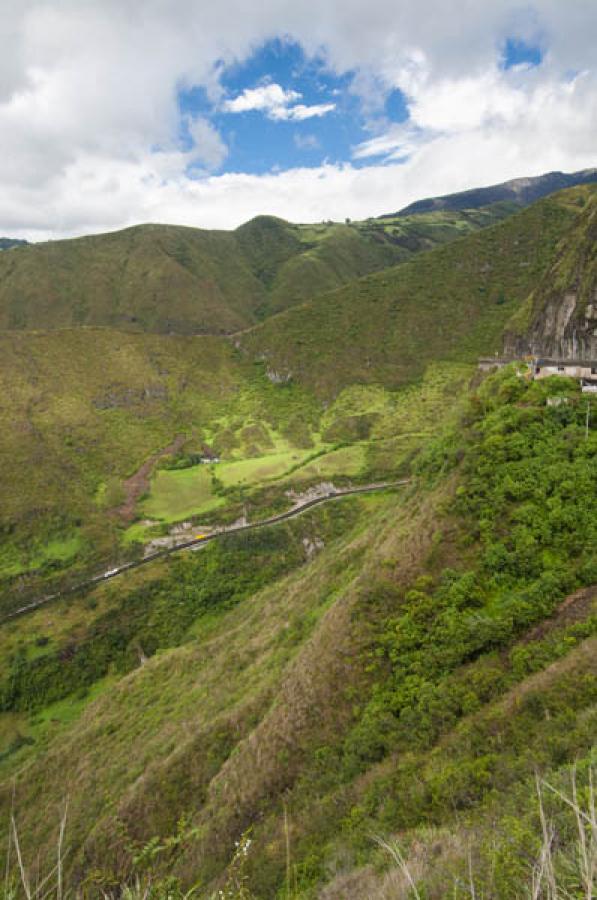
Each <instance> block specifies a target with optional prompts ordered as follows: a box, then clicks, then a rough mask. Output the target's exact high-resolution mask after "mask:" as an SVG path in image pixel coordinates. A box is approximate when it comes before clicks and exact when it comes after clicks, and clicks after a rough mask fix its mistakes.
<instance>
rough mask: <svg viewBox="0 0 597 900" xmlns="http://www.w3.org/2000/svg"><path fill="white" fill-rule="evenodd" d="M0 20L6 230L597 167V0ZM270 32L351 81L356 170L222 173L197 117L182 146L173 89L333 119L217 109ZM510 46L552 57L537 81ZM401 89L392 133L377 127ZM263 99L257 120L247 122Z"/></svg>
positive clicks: (67, 9)
mask: <svg viewBox="0 0 597 900" xmlns="http://www.w3.org/2000/svg"><path fill="white" fill-rule="evenodd" d="M431 22H434V23H436V24H435V25H434V27H430V24H429V23H431ZM0 23H1V25H0V159H1V160H2V165H1V166H0V198H1V199H0V232H1V233H9V234H14V235H15V236H19V235H22V236H27V237H31V238H42V237H50V236H60V235H70V234H79V233H82V232H85V231H91V230H95V231H98V230H102V229H109V228H117V227H120V226H123V225H126V224H131V223H133V222H139V221H146V220H153V221H174V222H184V223H186V224H193V225H198V226H206V227H209V226H218V227H227V226H233V225H235V224H238V223H239V221H241V220H242V219H243V218H248V217H250V216H252V215H254V214H256V213H258V212H273V213H276V214H277V215H281V216H284V217H287V218H293V219H303V220H308V219H311V220H313V219H321V218H329V217H339V218H340V217H344V216H351V217H353V218H357V217H359V216H363V215H374V214H376V213H382V212H387V211H392V210H394V209H397V208H399V207H400V206H403V205H405V204H406V203H408V202H410V201H411V200H414V199H416V198H417V197H420V196H424V195H429V194H435V193H444V192H446V191H451V190H460V189H463V188H466V187H471V186H474V185H475V184H487V183H491V182H495V181H500V180H503V179H506V178H510V177H514V176H517V175H533V174H539V173H541V172H544V171H548V170H550V169H556V168H558V169H564V170H569V171H571V170H574V169H580V168H584V167H589V166H594V165H595V162H596V151H595V148H596V147H597V71H596V63H595V50H594V48H595V40H596V38H597V5H596V4H595V2H594V0H574V2H570V3H562V0H484V2H482V3H481V2H479V0H462V2H461V3H460V4H458V5H456V6H454V5H453V4H450V5H449V4H448V3H447V0H371V2H369V3H368V4H366V5H363V4H362V2H361V0H344V2H343V3H342V4H339V3H338V2H337V0H317V2H316V0H304V2H303V3H302V4H297V3H296V2H294V0H293V2H291V0H261V2H260V3H259V4H258V5H253V6H252V7H251V8H250V9H249V8H248V7H247V5H246V3H243V2H242V0H220V2H219V3H218V4H205V3H200V2H199V0H177V2H176V3H174V4H172V3H170V4H167V3H164V2H163V0H145V2H144V4H143V10H142V15H140V13H139V4H138V0H86V2H85V3H81V2H80V0H61V2H60V3H56V2H55V0H20V2H19V3H18V4H14V3H10V4H9V0H0ZM275 35H279V36H289V37H290V38H291V39H292V40H295V41H298V42H299V43H300V44H301V45H302V46H303V48H304V50H305V52H306V53H307V54H308V55H309V54H312V55H315V54H317V55H318V56H319V57H322V58H323V59H324V60H325V64H326V65H327V66H328V67H329V69H330V70H331V71H332V72H334V73H336V74H338V75H349V74H351V73H352V75H351V77H352V78H353V81H352V90H353V91H354V92H355V93H356V94H357V95H358V96H359V98H360V100H361V104H362V106H361V108H362V110H363V111H364V115H365V116H369V117H370V122H369V124H370V127H371V137H370V139H369V140H368V141H365V142H363V143H361V144H360V145H359V146H358V147H356V148H355V151H354V160H353V163H352V164H350V163H345V164H339V165H334V166H328V165H326V166H321V167H319V168H313V169H290V170H288V171H284V172H280V173H277V174H275V175H273V174H272V175H263V176H251V175H247V174H243V173H225V174H220V175H213V174H211V175H210V174H209V172H212V173H213V172H214V171H217V169H218V167H219V166H221V165H222V162H223V161H224V159H225V158H226V154H227V148H226V146H225V144H224V141H223V139H222V137H221V135H219V134H218V132H217V131H216V129H215V128H214V126H213V124H212V123H211V122H210V121H209V120H208V118H205V117H200V118H194V119H191V120H188V121H187V122H186V129H187V131H188V138H189V142H188V143H185V144H184V145H181V138H180V135H181V126H182V125H185V123H184V122H183V121H181V112H180V108H179V104H178V95H179V92H180V91H181V90H188V89H190V88H193V87H203V88H204V90H205V92H206V94H207V96H208V97H209V98H210V100H211V101H212V102H213V103H215V104H218V105H219V106H220V108H222V106H223V105H225V104H229V103H236V104H238V103H240V102H241V101H242V103H244V104H245V108H246V109H248V108H252V109H261V110H262V111H263V113H264V115H267V116H270V117H271V118H273V119H278V120H286V119H287V120H294V121H300V120H306V119H309V118H312V117H316V116H323V115H326V114H328V113H329V112H331V107H332V105H333V104H328V103H321V104H316V105H311V106H309V105H307V104H304V103H302V102H301V100H302V98H301V97H300V96H298V95H297V94H298V92H293V91H288V90H285V89H284V88H282V87H281V86H280V85H274V84H271V83H270V84H268V85H262V86H258V87H257V88H251V89H249V90H247V91H244V92H243V93H242V94H240V95H239V97H236V98H232V99H222V97H223V96H224V95H223V92H222V87H221V81H220V75H221V72H222V71H223V70H224V69H225V67H226V66H228V65H231V64H234V63H238V62H239V61H243V60H245V59H247V58H249V57H250V55H251V54H252V53H253V52H254V51H255V50H256V49H257V48H258V47H259V46H260V45H261V44H262V43H263V42H264V41H266V40H268V39H270V38H271V37H272V36H275ZM508 37H515V38H518V39H520V40H524V41H528V42H530V43H534V44H540V46H541V48H542V50H543V54H544V56H543V61H542V63H541V65H540V66H538V67H536V68H534V69H528V68H525V67H522V68H520V69H514V70H509V71H504V69H503V68H502V67H501V60H502V54H503V48H504V43H505V41H506V39H507V38H508ZM571 73H574V74H573V75H572V74H571ZM396 88H398V89H399V90H401V91H402V92H403V94H404V95H405V97H406V100H407V111H408V120H407V121H406V122H405V123H403V124H401V125H400V126H396V125H388V123H387V122H384V121H383V120H382V119H381V118H380V117H379V110H380V108H382V107H383V100H384V98H385V96H386V95H387V94H388V93H389V92H390V91H392V90H395V89H396ZM265 89H268V90H269V93H268V91H266V90H265ZM274 89H275V91H277V92H281V93H277V98H276V95H275V91H274ZM259 91H261V92H262V93H261V94H260V95H259V96H260V97H261V98H262V99H261V100H260V101H259V102H262V103H263V104H264V105H262V106H259V107H258V106H255V105H253V106H250V105H247V104H250V103H255V102H257V95H256V94H255V93H252V92H259ZM264 91H265V94H264V93H263V92H264ZM263 97H266V98H269V99H266V100H264V99H263ZM243 98H244V99H243ZM339 105H340V101H339ZM229 111H230V112H239V111H240V109H238V108H236V109H230V110H229ZM199 170H200V171H199Z"/></svg>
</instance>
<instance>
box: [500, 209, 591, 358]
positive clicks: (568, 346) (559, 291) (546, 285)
mask: <svg viewBox="0 0 597 900" xmlns="http://www.w3.org/2000/svg"><path fill="white" fill-rule="evenodd" d="M504 350H505V352H506V354H507V355H512V356H520V355H524V354H527V353H533V354H536V355H539V356H549V357H558V358H567V359H595V358H596V357H597V193H596V194H593V195H592V196H590V197H589V199H588V201H587V204H586V208H585V210H584V211H583V213H582V214H581V216H580V218H579V221H578V223H577V224H576V225H575V226H574V228H573V230H572V232H571V233H570V235H569V237H568V238H566V239H565V240H564V241H563V242H562V244H561V247H560V251H559V253H558V258H557V259H556V262H555V263H554V265H553V266H552V267H551V269H549V271H548V272H547V273H546V275H545V276H544V278H543V279H542V281H541V282H540V283H539V285H538V287H537V289H536V290H535V291H534V293H533V294H532V295H531V297H529V300H528V302H527V307H526V309H525V310H524V311H523V312H522V313H518V314H517V315H516V316H515V317H514V318H513V320H512V321H511V323H510V327H509V329H508V330H507V333H506V336H505V341H504Z"/></svg>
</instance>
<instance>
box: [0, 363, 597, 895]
mask: <svg viewBox="0 0 597 900" xmlns="http://www.w3.org/2000/svg"><path fill="white" fill-rule="evenodd" d="M550 396H557V397H560V398H563V402H560V404H559V405H557V406H550V405H547V403H546V401H547V399H548V397H550ZM585 407H586V398H584V397H582V396H581V394H580V392H579V388H578V385H577V384H576V383H574V382H572V381H566V380H563V379H552V380H548V381H543V382H535V383H532V382H531V383H528V382H527V381H526V380H525V379H523V378H520V377H518V376H517V374H516V373H515V371H514V370H513V369H512V370H510V369H508V370H504V371H503V372H500V373H498V374H496V375H494V376H491V377H490V378H489V379H487V380H485V381H484V382H483V383H482V384H481V385H480V386H479V387H478V388H477V389H476V390H474V391H473V392H472V394H471V395H470V397H469V399H468V401H467V404H466V408H465V409H464V410H463V413H462V415H461V416H460V418H459V420H458V422H457V423H455V424H454V425H452V426H451V427H449V428H448V429H447V430H446V431H445V432H444V433H443V434H441V435H440V436H438V437H437V438H435V439H433V440H431V441H430V442H429V443H428V445H427V447H426V449H425V450H424V451H423V452H422V453H421V454H420V455H419V457H418V458H417V460H416V461H415V462H414V464H413V471H414V474H415V476H416V484H414V485H412V486H411V487H410V488H408V489H407V491H406V493H404V492H403V493H395V494H393V493H388V494H386V495H382V496H380V497H377V498H374V497H369V498H363V499H361V500H349V501H340V502H337V503H336V504H334V505H330V506H328V507H325V508H322V509H320V510H314V511H312V512H311V513H309V514H307V515H306V516H305V517H303V518H301V519H298V520H296V521H295V522H294V523H292V524H288V525H285V526H280V527H279V528H278V529H275V528H274V529H270V530H268V531H263V532H257V533H255V534H254V535H252V536H250V537H238V538H232V537H231V538H228V539H227V540H226V541H225V542H224V543H222V544H218V545H211V546H209V547H207V548H205V549H203V550H202V551H201V552H199V553H196V554H188V555H186V556H181V557H180V558H179V559H178V560H176V561H172V562H169V563H166V562H162V563H160V564H159V565H156V566H155V567H154V568H153V569H152V570H146V571H145V572H144V573H137V574H136V575H134V576H132V577H131V580H130V581H129V582H128V583H126V584H123V585H121V586H118V585H116V584H114V585H110V586H102V587H101V588H98V589H96V590H95V591H94V592H93V593H91V594H89V595H88V596H87V597H85V598H80V599H79V600H77V601H71V602H70V603H69V604H66V603H63V604H60V605H59V606H56V607H54V609H51V608H47V609H45V610H43V609H42V610H39V611H37V612H36V613H34V614H32V615H31V616H30V617H28V618H27V619H26V620H16V621H14V622H13V623H11V624H10V625H9V626H5V627H4V628H3V630H2V641H3V642H4V647H3V649H4V653H3V655H2V656H3V659H4V660H5V664H4V667H3V670H2V673H1V676H2V679H3V680H2V704H3V709H4V713H3V720H4V729H5V733H6V735H7V736H8V735H9V734H11V738H10V741H7V749H6V752H5V754H4V757H3V761H2V765H3V767H4V774H5V778H6V789H5V793H4V803H5V804H6V808H8V807H9V806H10V805H11V804H14V809H15V816H16V820H17V823H18V829H19V835H20V841H21V848H22V852H23V854H24V858H25V859H26V860H34V859H37V858H38V856H39V858H40V860H41V861H42V863H41V864H42V870H45V869H46V868H47V867H48V866H49V865H50V860H51V859H53V856H54V852H55V842H56V835H57V829H58V820H59V816H60V811H61V809H62V804H63V802H64V798H65V790H66V788H65V785H68V792H69V811H68V820H67V830H66V839H65V840H66V845H68V848H69V854H68V857H67V860H68V861H67V862H66V863H65V868H66V870H67V877H68V881H69V883H70V884H73V883H75V882H76V883H78V884H79V885H80V886H81V889H82V890H83V894H84V895H85V896H89V897H93V896H97V894H98V892H99V888H100V886H103V888H104V889H105V890H109V889H110V888H111V887H112V886H113V885H114V884H118V883H121V882H122V881H131V882H132V883H134V882H135V880H136V879H137V878H138V879H140V881H141V883H144V882H147V881H148V880H149V881H150V882H151V884H152V885H153V890H154V893H153V894H152V896H154V897H155V898H158V897H163V896H164V895H165V891H166V888H165V881H164V879H170V881H169V882H168V883H169V884H170V888H169V889H170V890H171V891H172V896H174V897H176V896H178V895H177V894H176V887H175V884H174V882H173V881H172V879H173V878H175V879H178V881H179V883H180V885H181V886H185V885H186V886H187V887H190V886H191V885H195V886H196V890H195V894H194V895H193V896H198V897H199V896H200V897H208V896H210V893H211V891H213V890H215V889H216V888H218V887H219V888H220V889H222V890H230V891H231V892H232V896H237V895H238V893H237V894H235V893H234V891H238V890H239V889H240V888H241V887H242V890H243V891H244V892H245V893H244V895H243V896H245V897H255V898H270V897H277V896H279V897H283V896H296V897H299V896H300V897H316V896H319V897H325V898H332V897H338V898H340V897H346V896H355V897H356V896H372V897H376V896H379V897H380V898H381V897H382V896H387V894H384V893H383V890H384V886H383V882H384V878H386V877H389V876H386V875H384V868H387V866H388V863H389V860H388V859H387V858H386V857H385V855H384V854H383V853H382V851H380V850H379V849H378V847H377V845H376V844H375V842H374V841H373V840H372V835H379V836H390V835H398V838H399V841H400V845H401V847H402V848H403V851H404V853H405V854H406V855H410V856H411V859H412V860H414V862H413V864H412V865H413V871H414V872H415V878H416V882H417V888H418V890H419V892H420V895H421V896H428V897H430V898H431V897H437V898H440V897H444V896H455V897H457V898H464V897H469V896H470V888H469V866H471V867H472V871H473V874H474V879H475V883H476V889H477V890H478V891H479V894H480V895H481V894H482V895H484V896H495V897H499V898H504V900H510V898H512V900H514V898H518V897H520V893H519V889H520V885H521V884H522V883H524V881H523V880H524V879H526V878H527V875H528V867H529V860H531V861H532V860H533V859H535V858H537V856H538V854H539V852H540V847H541V826H540V823H539V820H538V812H537V811H536V806H535V805H534V802H533V799H532V798H533V792H534V782H533V779H534V773H535V770H536V769H537V768H538V769H539V771H540V772H541V773H542V775H543V776H544V777H545V778H546V780H547V781H549V782H550V783H551V784H554V785H556V786H559V787H563V786H565V783H566V782H565V779H566V777H567V776H566V769H567V767H568V766H569V765H570V764H571V763H573V762H574V761H576V764H577V767H578V783H579V787H580V790H581V791H583V792H584V791H585V785H586V783H587V777H588V775H587V766H588V765H589V763H590V760H591V746H592V743H593V740H594V734H595V725H596V724H597V723H596V721H595V715H596V709H597V707H596V700H597V668H596V660H597V654H596V653H595V647H596V644H595V641H596V639H597V638H596V636H595V625H596V623H597V618H596V612H597V610H596V608H595V600H596V597H595V592H594V589H591V588H590V585H594V584H595V582H597V558H596V556H595V551H596V547H597V531H596V528H597V505H596V504H597V499H596V498H597V483H596V474H597V467H596V465H595V462H596V453H597V431H596V430H595V428H594V427H592V428H590V430H589V432H588V434H587V433H586V432H585ZM305 539H307V543H306V542H305ZM316 539H317V541H316ZM308 546H310V547H313V546H317V547H318V548H319V550H318V552H316V553H313V552H312V551H310V550H308V549H307V547H308ZM13 776H16V789H15V792H14V800H13V799H11V798H12V796H13V791H12V788H11V787H10V780H11V778H12V777H13ZM583 796H584V794H583ZM546 803H547V804H548V806H549V809H550V810H551V809H552V805H551V804H550V802H549V801H546ZM41 809H43V814H40V810H41ZM558 821H559V826H558V827H559V835H560V838H559V848H560V850H561V851H562V854H563V851H564V849H565V848H567V847H571V845H570V844H569V843H567V842H569V841H571V840H572V828H573V827H575V826H574V822H573V821H572V823H571V824H570V822H569V821H568V820H566V819H562V821H560V820H558ZM238 846H241V847H246V852H245V851H244V850H243V852H242V853H241V854H240V856H239V853H238ZM571 852H572V850H571ZM469 854H470V862H469ZM570 859H572V860H573V859H574V856H573V853H572V856H571V857H570ZM44 860H45V861H46V862H44ZM562 860H563V862H562V865H563V866H564V868H563V869H562V871H561V873H560V874H561V877H562V878H564V879H568V881H566V884H570V885H572V884H574V879H575V877H576V876H575V874H574V871H573V870H572V869H570V868H569V867H568V868H567V866H568V863H567V862H566V861H565V859H564V855H562ZM558 877H559V876H558ZM160 885H161V886H160ZM404 890H405V893H404V896H408V894H407V889H406V888H405V889H404ZM376 892H377V893H376ZM397 896H402V894H397Z"/></svg>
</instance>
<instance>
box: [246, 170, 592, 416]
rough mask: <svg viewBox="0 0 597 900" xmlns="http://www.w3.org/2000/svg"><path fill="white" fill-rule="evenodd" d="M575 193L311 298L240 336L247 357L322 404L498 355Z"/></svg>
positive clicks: (573, 217) (570, 220) (570, 221)
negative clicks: (347, 392)
mask: <svg viewBox="0 0 597 900" xmlns="http://www.w3.org/2000/svg"><path fill="white" fill-rule="evenodd" d="M592 193H594V189H593V188H590V187H586V188H582V189H581V188H578V189H572V191H570V192H566V191H564V192H562V193H561V194H556V195H554V196H553V197H549V198H547V199H545V200H542V201H540V202H539V203H537V204H535V205H534V206H532V207H529V208H528V209H526V210H523V211H522V212H519V213H517V214H516V215H514V216H511V217H509V218H508V219H506V220H504V221H503V222H500V223H499V224H497V225H493V226H492V227H489V228H486V229H483V230H481V231H478V232H475V233H473V234H469V235H467V236H466V237H464V238H462V239H461V240H457V241H454V242H452V243H450V244H448V245H446V246H442V247H439V248H435V249H433V250H431V251H430V252H429V253H427V254H425V255H424V256H418V257H415V258H414V259H412V260H410V261H409V262H407V263H405V264H404V265H400V266H395V267H393V268H387V269H385V270H384V271H383V272H379V273H376V274H373V275H369V276H367V277H364V278H361V279H359V280H357V281H353V282H351V283H350V284H349V285H347V286H346V287H343V288H340V289H338V290H336V291H332V292H330V293H327V294H324V295H322V296H320V297H317V298H314V299H312V300H310V301H308V302H306V303H303V304H302V305H300V306H297V307H294V308H292V309H290V310H288V311H287V312H285V313H282V314H280V315H278V316H275V317H273V318H270V319H268V320H267V321H266V322H264V323H263V324H262V325H260V326H258V327H256V328H255V329H253V330H251V331H250V332H248V333H246V334H244V335H242V336H240V341H241V344H242V346H243V347H244V348H245V350H246V351H247V352H248V353H250V354H254V356H255V357H259V358H260V359H265V360H266V362H267V365H268V366H269V367H270V368H271V369H273V370H275V371H276V372H278V373H282V374H289V375H290V376H291V377H292V378H293V379H295V380H296V381H297V382H298V383H299V384H301V385H303V386H305V387H307V388H309V389H310V390H312V391H314V392H315V393H316V394H317V395H318V396H320V397H322V398H325V399H326V400H328V401H329V400H333V399H335V398H336V397H337V395H338V394H339V393H340V392H341V391H342V390H343V389H344V388H347V387H349V386H351V385H354V384H355V383H357V384H363V383H364V384H369V385H374V384H381V385H383V386H384V387H386V388H397V387H399V386H402V385H405V384H408V383H409V382H415V381H417V380H418V379H419V378H420V377H421V376H422V373H423V372H424V370H425V369H426V368H427V366H428V365H430V364H432V363H435V364H437V363H438V362H452V363H468V364H471V363H474V362H475V361H476V359H477V357H478V356H480V355H487V354H491V353H493V352H495V351H500V350H501V346H502V335H503V330H504V327H505V326H506V324H507V322H508V320H509V319H510V317H511V316H512V315H513V314H514V313H515V312H516V311H517V310H518V309H519V307H520V305H521V304H523V303H524V301H525V299H526V297H527V296H528V294H529V293H530V292H531V291H532V290H533V288H534V287H535V285H536V283H537V281H538V280H539V278H540V277H541V275H542V274H543V272H544V271H545V270H546V268H547V267H548V266H549V265H550V264H551V263H552V262H553V261H554V259H555V256H556V251H557V249H558V243H559V241H560V240H561V239H562V237H563V236H564V235H565V234H566V232H567V230H569V229H571V228H572V226H573V225H574V223H575V222H576V221H577V220H578V217H579V215H581V213H582V207H581V206H578V205H575V203H573V202H572V200H573V199H575V198H577V199H578V198H580V200H581V201H582V200H584V199H586V198H588V197H590V196H591V195H592Z"/></svg>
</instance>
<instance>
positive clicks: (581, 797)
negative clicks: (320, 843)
mask: <svg viewBox="0 0 597 900" xmlns="http://www.w3.org/2000/svg"><path fill="white" fill-rule="evenodd" d="M535 788H536V796H537V812H538V820H539V835H538V838H539V841H538V844H539V849H538V852H537V853H536V854H535V856H534V857H532V858H529V859H527V860H526V864H525V869H526V872H525V876H524V877H523V879H522V880H521V881H519V882H518V883H516V884H512V885H511V886H509V888H508V896H509V897H516V898H520V900H523V898H524V900H595V898H597V816H596V804H595V770H594V769H591V768H590V769H589V771H588V783H587V785H586V788H584V789H582V790H581V788H580V787H579V784H578V780H577V772H576V766H574V767H573V768H572V769H571V772H570V788H569V791H568V792H565V791H564V790H560V789H559V788H557V787H554V786H553V785H552V784H551V783H550V782H549V781H547V780H546V779H542V778H539V776H536V779H535ZM548 797H550V798H551V799H553V800H555V801H556V804H557V806H556V811H557V813H558V815H559V814H561V813H568V816H569V818H570V817H571V819H572V823H571V824H572V839H571V840H569V841H565V840H562V835H561V833H560V829H559V827H558V825H557V823H556V820H555V817H554V816H550V815H549V813H548V812H547V803H546V800H547V798H548ZM374 840H375V842H376V843H377V844H378V846H379V847H381V849H382V850H383V851H384V852H385V853H386V854H387V856H389V858H390V860H391V869H390V872H389V873H388V874H387V875H386V877H385V878H384V881H383V884H381V885H380V887H379V890H378V891H376V892H375V893H374V894H369V896H368V900H406V898H411V900H426V898H427V897H429V896H430V894H429V892H428V891H427V889H426V887H425V882H426V881H427V878H426V877H425V875H429V874H431V875H433V874H434V873H433V872H430V871H429V869H428V868H427V867H426V868H427V871H426V872H425V873H423V872H421V871H420V865H419V864H418V863H417V861H414V862H411V861H410V860H409V858H408V856H407V855H406V854H405V853H404V852H403V850H402V849H401V847H400V845H399V843H398V842H397V841H392V840H386V839H384V838H381V837H375V838H374ZM481 875H482V877H481ZM492 878H493V872H490V873H489V875H488V874H487V872H486V871H484V872H483V873H478V872H475V864H474V862H473V854H472V852H471V851H469V853H468V856H467V861H466V877H465V878H462V877H458V876H455V877H454V879H453V884H452V886H451V889H450V892H449V894H447V893H446V894H444V896H446V897H447V896H450V897H452V898H454V900H456V898H465V897H469V898H472V900H490V898H491V900H494V898H495V900H501V898H502V896H504V894H503V889H502V888H500V887H497V886H496V885H495V884H492ZM431 896H434V897H436V896H440V895H439V894H438V893H436V892H435V891H432V893H431Z"/></svg>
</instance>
